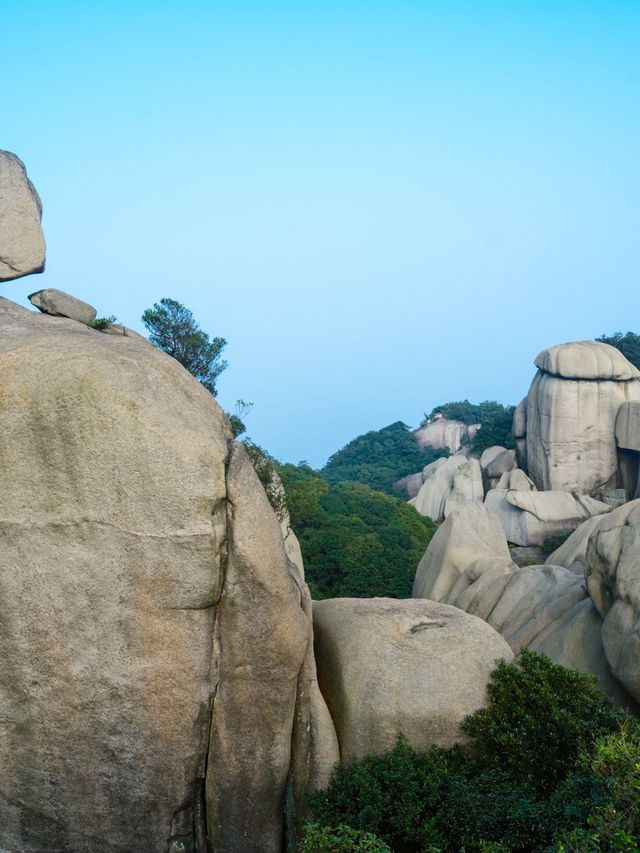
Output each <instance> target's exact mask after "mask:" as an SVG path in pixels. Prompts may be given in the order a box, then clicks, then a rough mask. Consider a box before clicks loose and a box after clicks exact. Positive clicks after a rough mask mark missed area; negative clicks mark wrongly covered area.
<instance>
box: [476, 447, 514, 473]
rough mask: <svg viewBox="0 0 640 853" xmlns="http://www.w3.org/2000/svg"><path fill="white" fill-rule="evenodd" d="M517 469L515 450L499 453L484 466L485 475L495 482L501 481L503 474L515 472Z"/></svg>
mask: <svg viewBox="0 0 640 853" xmlns="http://www.w3.org/2000/svg"><path fill="white" fill-rule="evenodd" d="M515 467H516V452H515V450H503V451H502V453H498V455H497V456H494V457H493V459H490V460H489V462H488V463H487V464H486V465H485V466H484V473H485V474H486V476H487V477H488V478H489V479H491V480H493V479H499V478H500V477H502V475H503V474H505V473H507V472H509V471H513V469H514V468H515Z"/></svg>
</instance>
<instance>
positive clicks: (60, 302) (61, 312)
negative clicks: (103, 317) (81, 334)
mask: <svg viewBox="0 0 640 853" xmlns="http://www.w3.org/2000/svg"><path fill="white" fill-rule="evenodd" d="M29 302H30V303H31V304H32V305H35V307H36V308H39V309H40V311H42V313H43V314H50V315H51V316H52V317H68V318H69V319H70V320H77V322H78V323H84V324H85V325H86V326H88V325H90V324H91V323H93V321H94V320H95V319H96V315H97V313H98V312H97V311H96V309H95V308H94V307H93V305H89V304H88V303H87V302H83V301H82V300H81V299H76V298H75V296H70V295H69V294H68V293H65V292H64V291H63V290H56V289H55V288H53V287H51V288H48V289H47V290H38V291H37V293H32V294H31V295H30V296H29Z"/></svg>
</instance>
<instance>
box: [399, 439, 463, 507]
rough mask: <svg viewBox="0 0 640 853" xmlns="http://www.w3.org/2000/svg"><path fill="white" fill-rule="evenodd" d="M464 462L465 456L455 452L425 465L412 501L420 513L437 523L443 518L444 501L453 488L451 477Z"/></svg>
mask: <svg viewBox="0 0 640 853" xmlns="http://www.w3.org/2000/svg"><path fill="white" fill-rule="evenodd" d="M466 463H467V457H466V456H465V455H464V454H462V453H456V454H455V455H454V456H449V458H448V459H436V461H435V462H432V463H431V464H430V465H427V466H426V467H425V469H424V471H423V478H424V482H423V484H422V486H421V487H420V491H419V492H418V494H417V495H416V497H415V498H414V499H413V501H412V503H413V506H414V507H415V508H416V510H417V511H418V512H419V513H420V515H426V516H428V517H429V518H431V519H433V521H435V522H438V523H439V522H441V521H442V520H443V519H444V509H445V505H446V501H447V498H448V497H449V495H450V494H451V491H452V490H453V478H454V476H455V474H456V472H457V471H458V469H460V468H462V467H463V466H464V465H466Z"/></svg>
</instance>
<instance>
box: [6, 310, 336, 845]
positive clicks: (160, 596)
mask: <svg viewBox="0 0 640 853" xmlns="http://www.w3.org/2000/svg"><path fill="white" fill-rule="evenodd" d="M0 437H1V441H0V542H1V545H2V547H1V548H0V594H1V597H2V602H3V619H2V620H1V622H0V654H1V655H2V659H3V660H4V661H5V665H4V667H3V670H2V672H1V673H0V718H1V719H2V721H3V722H2V738H0V759H1V764H0V848H1V849H3V850H11V851H23V850H24V851H27V850H34V851H36V850H37V851H43V850H56V851H57V850H69V851H74V853H76V851H77V853H89V851H91V853H115V851H125V850H131V851H133V850H135V851H144V853H167V851H168V850H169V848H170V844H172V843H173V842H175V844H174V847H173V848H172V849H175V850H178V849H191V845H192V843H193V838H194V837H200V838H202V837H203V834H204V832H205V820H204V811H205V804H206V803H207V801H208V812H209V816H210V823H209V832H210V834H211V836H212V838H213V839H214V840H215V845H216V850H220V851H230V853H239V851H261V853H266V852H267V851H270V850H273V851H279V850H280V849H281V842H282V838H281V823H282V817H281V816H282V811H283V799H284V798H283V793H284V786H285V783H286V779H287V775H288V774H289V772H290V767H289V754H290V749H291V742H292V740H293V741H294V743H295V744H297V746H296V760H295V762H294V766H293V767H292V768H291V771H292V774H293V777H294V782H293V787H294V789H296V790H297V789H299V787H300V785H303V784H306V781H313V780H314V779H318V780H322V779H326V776H327V772H328V764H329V763H331V762H332V761H333V760H335V757H336V751H335V741H334V745H333V747H332V746H331V727H330V725H329V718H328V715H327V712H326V708H324V704H323V703H322V700H321V698H320V694H319V693H318V690H317V687H316V688H315V690H314V687H313V680H314V675H313V665H312V664H313V662H312V659H311V658H310V654H311V653H310V648H311V646H310V624H311V623H310V611H309V602H308V593H306V592H305V590H306V588H305V587H304V583H303V581H302V579H301V577H300V576H299V574H298V572H297V571H296V569H295V567H294V566H293V565H292V564H291V563H290V561H289V560H287V558H286V557H285V552H284V544H283V539H282V535H281V532H280V528H279V523H278V520H277V519H276V517H275V515H274V514H273V512H272V511H271V509H270V507H269V504H268V501H267V499H266V496H265V494H264V491H263V490H262V487H261V486H259V485H258V480H257V478H256V475H255V473H254V472H253V469H252V467H251V466H250V463H249V461H248V459H247V457H246V455H245V454H244V452H243V451H241V450H240V449H239V448H237V447H235V448H234V450H233V452H232V454H231V458H230V460H229V473H228V476H225V468H226V463H227V461H228V443H229V439H230V433H229V431H228V427H227V421H226V418H225V416H224V414H223V413H222V411H221V410H220V408H219V407H218V405H217V404H216V402H215V401H214V400H213V398H212V397H211V395H210V394H209V393H208V392H207V391H206V390H205V389H204V388H203V387H202V386H201V385H200V383H198V382H197V381H196V380H195V379H194V378H193V377H192V376H191V375H190V374H189V373H188V372H187V371H186V370H184V369H183V368H182V367H181V366H180V365H179V364H178V363H177V362H176V361H174V360H173V359H171V358H169V357H168V356H167V355H165V354H164V353H162V352H160V351H159V350H157V349H155V348H154V347H152V346H151V345H150V344H149V343H148V342H147V341H145V340H144V339H142V338H141V337H140V336H138V335H132V336H118V337H112V336H109V335H103V334H100V333H98V332H96V331H94V330H92V329H89V328H87V327H86V326H84V325H82V324H80V323H77V322H74V321H72V320H68V319H64V318H53V317H49V316H47V315H45V314H36V313H34V312H32V311H28V310H26V309H24V308H21V307H19V306H17V305H14V304H12V303H11V302H8V301H7V300H5V299H0ZM305 595H306V598H305ZM212 709H213V710H212ZM239 709H241V712H240V711H239ZM294 711H295V713H294ZM212 715H213V718H212ZM298 716H299V718H300V720H301V721H302V720H304V722H303V723H301V725H302V726H303V728H304V732H305V733H306V734H305V733H302V732H300V731H296V725H297V723H296V720H297V718H298ZM209 738H210V739H211V750H212V751H211V753H210V754H209V756H208V752H209ZM207 756H208V760H207ZM205 768H207V779H208V783H207V784H206V785H205ZM305 768H306V769H305ZM296 778H297V779H298V780H300V781H298V782H296ZM296 786H297V788H296ZM52 792H53V793H52ZM203 843H204V842H203ZM179 845H184V846H183V847H180V846H179ZM201 849H204V847H202V848H201Z"/></svg>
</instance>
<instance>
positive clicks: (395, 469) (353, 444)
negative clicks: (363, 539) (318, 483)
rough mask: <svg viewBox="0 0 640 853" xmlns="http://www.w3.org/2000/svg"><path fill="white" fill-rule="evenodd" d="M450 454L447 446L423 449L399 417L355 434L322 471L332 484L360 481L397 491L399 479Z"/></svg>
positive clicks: (392, 493) (382, 489)
mask: <svg viewBox="0 0 640 853" xmlns="http://www.w3.org/2000/svg"><path fill="white" fill-rule="evenodd" d="M447 455H448V451H446V450H433V449H432V448H430V447H427V448H425V449H424V450H421V449H420V448H419V447H418V442H417V441H416V437H415V435H414V434H413V432H412V431H411V430H410V429H409V427H408V426H407V425H406V424H404V423H402V421H396V422H395V423H393V424H389V426H386V427H384V428H383V429H379V430H372V431H371V432H367V433H365V434H364V435H359V436H358V437H357V438H354V439H353V440H352V441H350V442H349V443H348V444H346V445H345V446H344V447H343V448H342V450H338V451H337V453H334V454H333V456H332V457H331V458H330V459H329V461H328V462H327V464H326V465H325V466H324V468H323V469H322V471H321V472H320V473H321V475H322V476H323V477H324V478H325V480H326V481H327V482H328V483H329V485H331V486H337V485H338V483H345V482H358V483H364V484H365V485H366V486H370V487H371V488H372V489H375V490H376V491H379V492H386V493H387V494H391V495H395V494H397V493H396V492H395V491H394V490H393V488H392V486H393V484H394V483H395V482H396V480H399V479H400V478H401V477H404V476H406V475H407V474H413V473H415V472H416V471H421V470H422V469H423V468H424V466H425V465H428V464H429V463H430V462H433V461H434V460H436V459H439V458H440V457H441V456H447Z"/></svg>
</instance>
